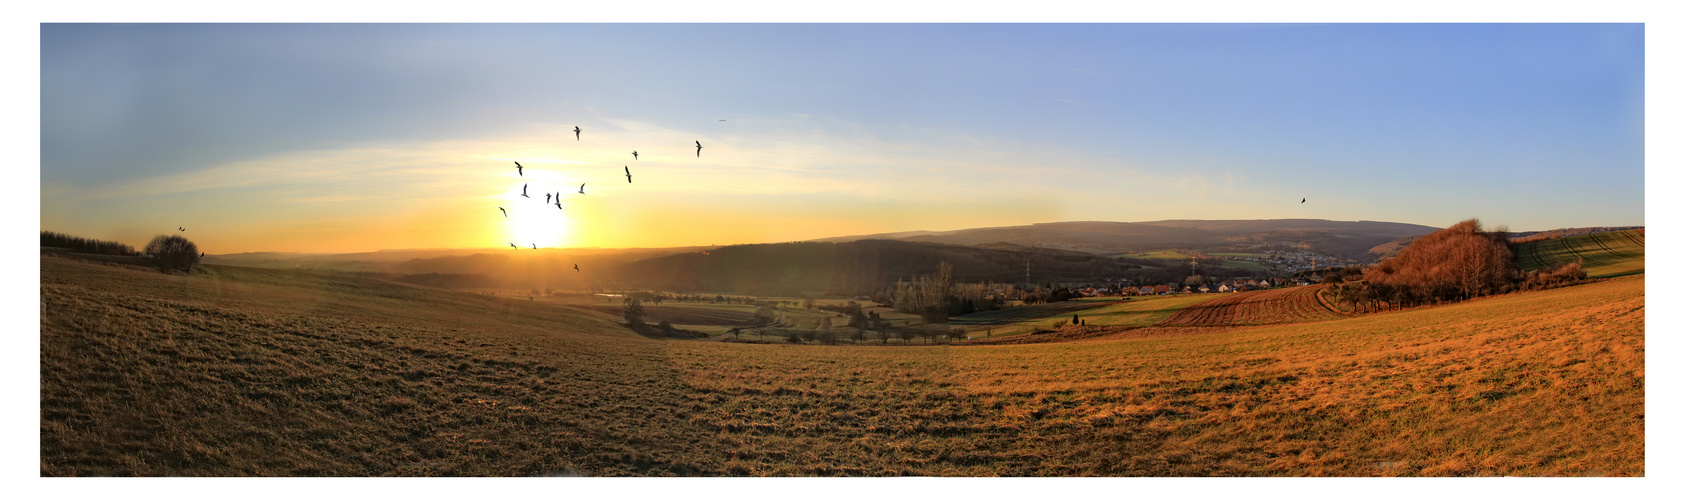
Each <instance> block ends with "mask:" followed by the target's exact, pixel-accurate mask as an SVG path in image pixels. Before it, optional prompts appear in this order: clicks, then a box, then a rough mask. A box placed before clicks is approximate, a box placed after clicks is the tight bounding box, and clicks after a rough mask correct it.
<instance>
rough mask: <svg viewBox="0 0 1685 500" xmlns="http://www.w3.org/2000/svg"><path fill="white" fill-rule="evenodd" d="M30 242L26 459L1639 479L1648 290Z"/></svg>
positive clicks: (517, 470) (48, 464) (325, 471)
mask: <svg viewBox="0 0 1685 500" xmlns="http://www.w3.org/2000/svg"><path fill="white" fill-rule="evenodd" d="M202 269H203V271H202V272H199V273H195V274H190V275H164V274H160V273H157V272H155V271H144V270H138V269H131V268H124V267H115V266H107V265H100V264H96V263H88V262H80V261H74V260H70V259H66V258H62V257H51V256H43V257H41V337H40V349H41V357H40V359H41V367H40V371H41V395H40V398H41V399H40V443H41V450H40V464H41V475H43V476H137V475H138V476H435V475H474V476H533V475H556V474H570V475H588V476H627V475H633V476H665V475H702V476H721V475H725V476H737V475H741V476H838V475H841V476H901V475H919V476H1505V475H1508V476H1583V475H1595V476H1640V475H1644V474H1645V459H1644V457H1645V442H1644V438H1645V420H1644V417H1645V409H1644V403H1645V400H1644V391H1645V382H1644V381H1645V379H1644V353H1645V350H1644V277H1643V276H1641V275H1640V276H1631V277H1625V278H1618V279H1612V280H1605V281H1601V282H1597V283H1592V284H1588V285H1581V286H1574V287H1565V288H1559V289H1553V290H1545V291H1539V292H1529V293H1522V294H1514V295H1511V296H1504V297H1497V298H1493V299H1489V300H1480V301H1472V302H1468V303H1461V304H1452V305H1446V306H1438V307H1432V308H1422V309H1415V310H1409V311H1398V312H1390V313H1379V314H1371V315H1365V316H1358V317H1349V318H1343V319H1340V320H1337V321H1318V322H1312V323H1301V324H1279V325H1266V326H1225V327H1158V326H1154V327H1146V328H1125V327H1123V326H1113V327H1110V328H1125V329H1122V330H1120V331H1117V332H1106V334H1105V335H1100V336H1095V337H1084V338H1083V339H1082V340H1081V341H1075V342H1058V343H1046V344H1031V345H964V344H961V343H956V344H943V345H932V346H924V345H917V344H915V345H910V346H900V347H877V348H870V349H868V348H864V347H863V346H862V347H853V346H846V345H843V346H819V345H789V344H781V345H764V344H743V343H721V342H696V341H682V340H657V339H649V338H644V337H641V336H638V335H635V334H632V333H630V332H629V331H627V330H626V329H625V328H624V327H622V326H620V325H617V324H615V323H614V322H613V321H612V319H611V318H608V317H605V315H602V314H597V313H587V312H583V311H579V310H577V309H572V308H568V307H563V306H561V305H558V304H547V303H545V302H543V301H537V302H533V301H527V300H511V299H503V298H496V297H487V296H482V295H474V294H471V293H462V292H451V291H445V290H436V289H428V288H424V287H419V286H412V285H407V284H401V283H393V282H387V281H380V280H372V279H358V278H351V277H345V276H332V275H318V274H312V273H306V272H294V271H286V270H260V269H249V268H238V267H226V266H204V267H203V268H202Z"/></svg>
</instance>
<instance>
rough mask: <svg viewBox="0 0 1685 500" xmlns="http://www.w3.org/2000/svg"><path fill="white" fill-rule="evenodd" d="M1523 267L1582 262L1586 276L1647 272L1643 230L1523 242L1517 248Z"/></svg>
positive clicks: (1596, 276)
mask: <svg viewBox="0 0 1685 500" xmlns="http://www.w3.org/2000/svg"><path fill="white" fill-rule="evenodd" d="M1516 253H1517V254H1518V260H1519V264H1520V265H1521V268H1522V269H1523V270H1528V271H1531V270H1534V269H1540V268H1544V267H1556V266H1561V265H1564V264H1568V263H1571V262H1579V263H1580V266H1581V267H1583V268H1585V271H1586V275H1587V276H1590V277H1593V278H1611V277H1616V276H1626V275H1630V274H1638V273H1642V272H1644V230H1642V229H1631V230H1626V231H1615V232H1610V233H1597V234H1586V235H1580V236H1569V237H1566V238H1552V239H1548V240H1542V241H1535V242H1531V243H1524V244H1522V245H1520V246H1519V247H1518V248H1517V249H1516Z"/></svg>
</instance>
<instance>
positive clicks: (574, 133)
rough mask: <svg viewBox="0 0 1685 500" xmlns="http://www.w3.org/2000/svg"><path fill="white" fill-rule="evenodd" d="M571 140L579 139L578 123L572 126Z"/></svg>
mask: <svg viewBox="0 0 1685 500" xmlns="http://www.w3.org/2000/svg"><path fill="white" fill-rule="evenodd" d="M573 140H576V141H577V140H579V126H578V125H574V126H573Z"/></svg>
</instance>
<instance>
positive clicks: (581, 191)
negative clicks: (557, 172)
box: [579, 182, 585, 194]
mask: <svg viewBox="0 0 1685 500" xmlns="http://www.w3.org/2000/svg"><path fill="white" fill-rule="evenodd" d="M579 194H585V183H583V182H581V183H579Z"/></svg>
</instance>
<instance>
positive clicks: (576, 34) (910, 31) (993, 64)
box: [41, 24, 1645, 253]
mask: <svg viewBox="0 0 1685 500" xmlns="http://www.w3.org/2000/svg"><path fill="white" fill-rule="evenodd" d="M1643 42H1644V28H1643V25H1639V24H1426V25H1421V24H1350V25H1341V24H1313V25H1235V24H1221V25H1187V24H1147V25H1131V24H1006V25H1003V24H967V25H953V24H877V25H857V24H685V25H674V24H660V25H627V24H591V25H567V24H559V25H558V24H550V25H510V24H496V25H424V24H423V25H382V24H333V25H252V24H238V25H217V24H205V25H200V24H195V25H170V24H162V25H110V24H100V25H64V24H46V25H42V29H41V189H42V202H41V203H42V227H43V229H52V230H60V231H66V232H71V233H73V234H80V235H86V236H90V237H107V238H121V239H123V240H124V241H136V242H139V243H143V242H144V240H145V239H147V238H150V235H151V234H156V233H157V232H158V230H157V228H159V227H167V228H174V227H175V226H178V225H191V226H194V227H198V228H205V229H206V230H205V231H204V232H203V233H202V235H201V237H202V238H206V241H209V242H210V243H211V244H210V245H208V246H209V247H210V248H213V249H221V250H223V251H256V250H296V251H366V250H375V249H380V248H420V247H477V246H501V245H502V244H503V242H504V241H505V240H508V239H510V238H513V237H516V236H520V237H523V238H526V239H535V238H548V239H545V241H543V242H540V243H538V244H539V245H540V246H551V245H554V246H572V245H590V246H668V245H690V244H710V243H721V244H723V243H743V242H759V241H788V240H795V239H807V238H819V237H826V236H838V235H844V234H862V233H870V232H884V231H902V230H914V229H958V228H965V227H984V226H1000V225H1012V224H1027V223H1034V222H1051V221H1059V220H1119V221H1148V220H1162V219H1184V218H1187V219H1260V218H1289V217H1295V218H1296V217H1304V218H1323V219H1337V220H1386V221H1397V222H1410V223H1418V224H1426V225H1432V226H1439V227H1443V226H1447V225H1450V224H1452V223H1455V222H1456V221H1458V220H1462V219H1466V218H1471V217H1478V218H1480V219H1481V220H1482V221H1484V222H1486V223H1488V224H1489V225H1498V224H1504V225H1508V226H1509V227H1510V228H1511V229H1514V230H1542V229H1551V228H1558V227H1578V226H1600V225H1643V224H1644V223H1645V218H1644V185H1645V178H1644V139H1643V138H1644V125H1643V124H1644V44H1643ZM721 119H725V120H727V121H724V122H721V121H719V120H721ZM575 125H577V126H580V127H581V128H582V129H584V130H585V133H584V134H583V136H582V140H579V141H575V140H574V138H573V137H572V133H571V128H572V127H573V126H575ZM695 140H700V141H702V142H703V143H704V145H705V146H707V147H706V148H705V150H704V152H703V154H702V157H701V158H695V157H693V156H692V155H693V154H694V147H693V146H692V141H695ZM633 149H638V150H639V151H640V152H641V153H642V154H643V155H644V156H643V157H641V159H640V160H637V161H636V162H634V161H633V160H632V159H631V157H630V154H629V152H630V151H631V150H633ZM513 161H521V162H522V163H523V164H528V165H529V166H530V167H532V168H533V169H535V172H538V173H539V174H540V175H543V176H547V177H544V178H543V181H542V182H543V183H544V187H546V188H556V189H545V190H543V191H544V192H553V191H556V190H558V189H560V187H562V186H568V185H577V183H578V182H587V183H590V184H591V185H593V186H602V189H603V191H601V192H600V194H601V195H602V196H596V197H593V196H591V195H589V194H588V195H585V196H579V197H574V196H569V197H568V198H567V200H568V203H569V204H570V205H568V206H569V207H570V209H569V210H572V211H571V212H570V211H568V210H556V211H555V212H542V213H540V210H539V209H542V208H545V207H538V208H536V209H533V210H530V211H524V212H523V213H530V214H534V215H533V217H535V218H529V219H524V220H523V221H521V222H516V221H513V220H506V219H499V218H498V217H499V216H498V213H497V212H496V211H495V209H493V208H492V207H493V206H498V205H504V206H507V205H509V204H511V203H521V202H525V201H529V200H521V199H515V198H514V197H513V195H511V194H510V193H512V192H515V191H518V190H519V184H520V183H531V182H532V181H533V179H529V178H527V177H525V176H516V175H514V171H513V168H512V165H511V164H512V162H513ZM625 165H630V166H631V168H633V169H634V172H635V173H639V174H640V175H639V176H638V184H633V185H632V186H624V185H621V184H616V181H620V182H623V181H624V179H623V178H620V177H618V176H619V175H620V173H621V169H622V168H623V166H625ZM505 170H507V171H505ZM633 187H635V188H636V189H633ZM533 191H534V193H537V192H539V191H540V190H537V189H534V190H533ZM1301 197H1304V198H1309V199H1310V200H1311V202H1310V203H1306V204H1299V203H1298V201H1299V199H1300V198H1301ZM573 204H576V205H577V206H575V205H573ZM518 206H520V207H523V209H524V207H526V205H518ZM487 212H490V214H491V217H487V216H486V215H487ZM536 217H543V218H542V219H540V218H536ZM545 231H555V232H557V235H556V236H555V237H553V238H551V237H548V236H544V237H538V236H534V235H535V234H537V233H542V232H545ZM196 241H199V240H196ZM201 244H202V245H205V243H201ZM213 253H217V252H214V251H213Z"/></svg>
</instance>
